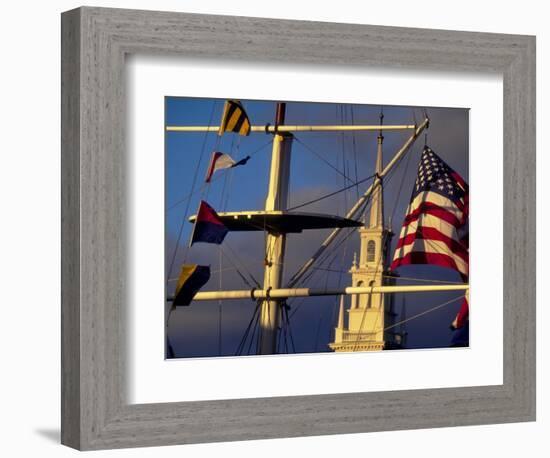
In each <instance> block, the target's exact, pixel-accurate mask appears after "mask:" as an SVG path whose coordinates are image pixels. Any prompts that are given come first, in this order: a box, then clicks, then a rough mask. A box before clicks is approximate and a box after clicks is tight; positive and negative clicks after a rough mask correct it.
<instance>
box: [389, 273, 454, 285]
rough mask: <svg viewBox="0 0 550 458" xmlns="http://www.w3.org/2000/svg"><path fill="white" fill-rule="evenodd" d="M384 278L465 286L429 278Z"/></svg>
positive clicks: (390, 276)
mask: <svg viewBox="0 0 550 458" xmlns="http://www.w3.org/2000/svg"><path fill="white" fill-rule="evenodd" d="M382 276H383V277H387V278H394V279H397V280H412V281H420V282H426V283H442V284H453V285H463V284H464V282H461V281H446V280H431V279H428V278H415V277H402V276H401V275H400V276H399V277H395V276H393V275H384V274H382Z"/></svg>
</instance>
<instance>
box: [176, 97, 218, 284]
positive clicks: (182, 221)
mask: <svg viewBox="0 0 550 458" xmlns="http://www.w3.org/2000/svg"><path fill="white" fill-rule="evenodd" d="M215 107H216V101H214V102H212V110H211V111H210V120H209V121H208V126H210V125H211V124H212V120H213V119H214V108H215ZM207 138H208V132H205V133H204V138H203V141H202V147H201V154H200V156H199V160H198V161H197V166H196V167H195V173H194V175H193V183H192V184H191V192H194V190H195V184H196V182H197V176H198V174H199V169H200V165H201V162H202V157H203V156H204V151H205V147H206V140H207ZM190 204H191V200H188V201H187V206H186V208H185V213H184V216H183V218H182V220H181V224H180V228H179V231H178V237H177V239H176V246H175V248H174V253H173V254H172V259H171V261H170V267H169V268H168V275H167V278H170V277H171V276H172V269H173V268H174V263H175V262H176V256H177V254H178V249H179V244H180V241H181V236H182V235H183V228H184V226H185V219H186V218H187V214H188V213H189V206H190ZM188 251H189V247H187V248H186V250H185V254H184V256H183V261H184V262H185V259H186V258H187V253H188Z"/></svg>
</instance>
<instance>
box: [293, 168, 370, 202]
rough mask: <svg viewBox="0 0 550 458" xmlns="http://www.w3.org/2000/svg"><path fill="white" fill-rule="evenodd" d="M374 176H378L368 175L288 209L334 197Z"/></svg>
mask: <svg viewBox="0 0 550 458" xmlns="http://www.w3.org/2000/svg"><path fill="white" fill-rule="evenodd" d="M374 177H376V174H374V175H371V176H368V177H366V178H363V179H361V180H359V181H356V182H355V183H352V184H350V185H348V186H345V187H344V188H341V189H338V190H337V191H333V192H330V193H328V194H325V195H322V196H321V197H318V198H316V199H313V200H310V201H307V202H304V203H301V204H299V205H295V206H294V207H290V208H288V209H287V211H292V210H296V209H298V208H302V207H305V206H307V205H311V204H314V203H317V202H319V201H321V200H324V199H328V198H329V197H332V196H335V195H336V194H339V193H341V192H344V191H347V190H348V189H351V188H353V187H355V186H358V185H360V184H362V183H364V182H366V181H369V180H372V179H373V178H374ZM346 208H347V206H346Z"/></svg>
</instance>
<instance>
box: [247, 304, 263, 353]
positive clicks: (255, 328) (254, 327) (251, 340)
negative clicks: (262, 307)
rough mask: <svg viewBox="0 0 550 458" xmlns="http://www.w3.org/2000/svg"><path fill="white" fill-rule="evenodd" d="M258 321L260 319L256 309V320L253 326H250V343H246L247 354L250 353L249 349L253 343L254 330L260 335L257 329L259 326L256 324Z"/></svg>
mask: <svg viewBox="0 0 550 458" xmlns="http://www.w3.org/2000/svg"><path fill="white" fill-rule="evenodd" d="M258 310H259V308H258ZM259 321H260V312H259V311H258V313H257V315H256V321H255V323H254V325H253V328H252V335H251V336H250V343H249V344H248V349H247V350H246V354H247V355H250V351H251V350H252V344H253V343H254V336H255V335H256V331H257V332H258V336H259V335H260V329H259V326H258V322H259ZM256 345H257V344H256ZM256 348H257V347H256Z"/></svg>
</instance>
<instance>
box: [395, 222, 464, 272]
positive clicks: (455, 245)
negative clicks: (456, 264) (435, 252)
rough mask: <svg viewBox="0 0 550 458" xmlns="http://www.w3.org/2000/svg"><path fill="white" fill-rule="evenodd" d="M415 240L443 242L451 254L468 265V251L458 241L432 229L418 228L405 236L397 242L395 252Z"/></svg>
mask: <svg viewBox="0 0 550 458" xmlns="http://www.w3.org/2000/svg"><path fill="white" fill-rule="evenodd" d="M416 239H423V240H428V241H429V240H437V241H439V242H443V243H444V244H445V245H447V246H448V247H449V250H450V251H452V252H453V254H456V255H457V256H460V257H461V258H462V259H463V260H464V262H466V263H468V259H469V258H468V250H467V249H466V248H465V247H464V245H462V244H461V243H460V242H459V241H458V240H455V239H452V238H450V237H448V236H446V235H445V234H443V233H441V232H439V231H438V230H437V229H435V228H433V227H427V226H422V227H418V228H417V229H416V232H412V233H410V234H407V235H406V236H405V237H402V238H400V239H399V241H398V242H397V246H396V250H398V249H399V248H401V247H403V246H405V245H410V244H411V243H413V242H414V241H415V240H416Z"/></svg>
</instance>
